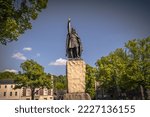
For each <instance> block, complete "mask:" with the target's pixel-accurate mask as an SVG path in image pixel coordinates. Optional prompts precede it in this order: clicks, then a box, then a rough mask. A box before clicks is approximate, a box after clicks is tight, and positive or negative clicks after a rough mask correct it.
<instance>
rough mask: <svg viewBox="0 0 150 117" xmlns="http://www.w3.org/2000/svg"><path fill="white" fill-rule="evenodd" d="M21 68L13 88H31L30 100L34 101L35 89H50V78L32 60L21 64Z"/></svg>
mask: <svg viewBox="0 0 150 117" xmlns="http://www.w3.org/2000/svg"><path fill="white" fill-rule="evenodd" d="M21 68H22V70H23V72H22V73H21V72H20V73H19V74H18V76H17V78H16V79H15V83H16V87H15V88H21V87H29V88H31V91H32V99H34V94H35V92H34V91H35V88H44V87H46V88H48V89H50V88H51V87H52V82H51V76H50V75H49V74H48V75H47V74H46V73H44V68H43V67H42V66H41V65H39V64H38V63H37V62H35V61H34V60H27V61H25V62H24V63H22V64H21Z"/></svg>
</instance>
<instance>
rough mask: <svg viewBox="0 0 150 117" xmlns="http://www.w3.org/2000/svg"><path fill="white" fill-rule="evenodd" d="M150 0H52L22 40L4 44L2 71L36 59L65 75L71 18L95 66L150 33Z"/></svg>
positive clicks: (0, 47) (0, 50) (1, 48)
mask: <svg viewBox="0 0 150 117" xmlns="http://www.w3.org/2000/svg"><path fill="white" fill-rule="evenodd" d="M149 6H150V0H49V2H48V6H47V8H46V9H45V10H43V11H42V12H41V13H40V14H39V17H38V18H37V19H36V20H35V21H32V29H31V30H27V31H26V32H25V33H24V34H23V35H21V36H20V37H19V40H18V41H15V42H11V43H9V44H7V46H4V45H0V71H5V70H12V71H19V70H21V69H20V64H21V63H22V62H24V61H25V60H27V59H34V60H35V61H37V62H38V63H39V64H41V65H42V66H43V67H44V68H45V72H47V73H51V74H55V75H60V74H63V75H65V72H66V71H65V61H66V59H67V58H66V57H65V43H66V35H67V20H68V17H71V23H72V26H73V27H74V28H75V29H76V31H77V33H78V35H79V36H80V38H81V41H82V44H83V49H84V51H83V54H82V58H83V59H84V61H85V62H86V63H87V64H90V65H91V66H95V62H96V61H97V60H98V59H99V58H101V57H102V56H106V55H108V54H109V53H110V52H111V51H114V50H115V49H116V48H120V47H123V46H124V43H125V42H127V41H128V40H130V39H134V38H145V37H148V36H150V7H149Z"/></svg>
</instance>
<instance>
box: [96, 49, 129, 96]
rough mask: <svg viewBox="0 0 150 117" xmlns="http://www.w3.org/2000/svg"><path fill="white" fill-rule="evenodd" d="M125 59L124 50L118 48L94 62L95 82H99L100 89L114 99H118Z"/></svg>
mask: <svg viewBox="0 0 150 117" xmlns="http://www.w3.org/2000/svg"><path fill="white" fill-rule="evenodd" d="M125 59H126V55H125V52H124V50H123V49H122V48H119V49H116V50H115V51H114V52H111V53H110V54H109V55H108V56H106V57H102V58H101V59H99V60H98V61H97V62H96V66H97V72H98V73H97V74H98V77H97V80H98V81H99V82H100V84H101V88H103V89H105V91H106V92H107V93H109V94H110V95H112V96H113V98H114V99H118V98H119V96H120V88H121V86H120V81H121V78H123V77H124V75H125V62H126V61H125Z"/></svg>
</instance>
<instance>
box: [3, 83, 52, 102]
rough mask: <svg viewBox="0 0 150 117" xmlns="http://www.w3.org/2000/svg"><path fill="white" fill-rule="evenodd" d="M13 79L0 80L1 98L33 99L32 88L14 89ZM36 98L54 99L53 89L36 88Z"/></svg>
mask: <svg viewBox="0 0 150 117" xmlns="http://www.w3.org/2000/svg"><path fill="white" fill-rule="evenodd" d="M14 87H15V83H14V81H13V80H0V100H31V89H30V88H25V87H22V88H21V89H14ZM34 99H35V100H53V89H47V88H36V89H35V97H34Z"/></svg>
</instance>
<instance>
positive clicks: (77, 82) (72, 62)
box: [66, 59, 86, 93]
mask: <svg viewBox="0 0 150 117" xmlns="http://www.w3.org/2000/svg"><path fill="white" fill-rule="evenodd" d="M85 67H86V64H85V62H84V61H83V60H82V59H69V60H68V61H67V65H66V75H67V82H68V93H80V92H81V93H82V92H85V72H86V71H85V70H86V69H85Z"/></svg>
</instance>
